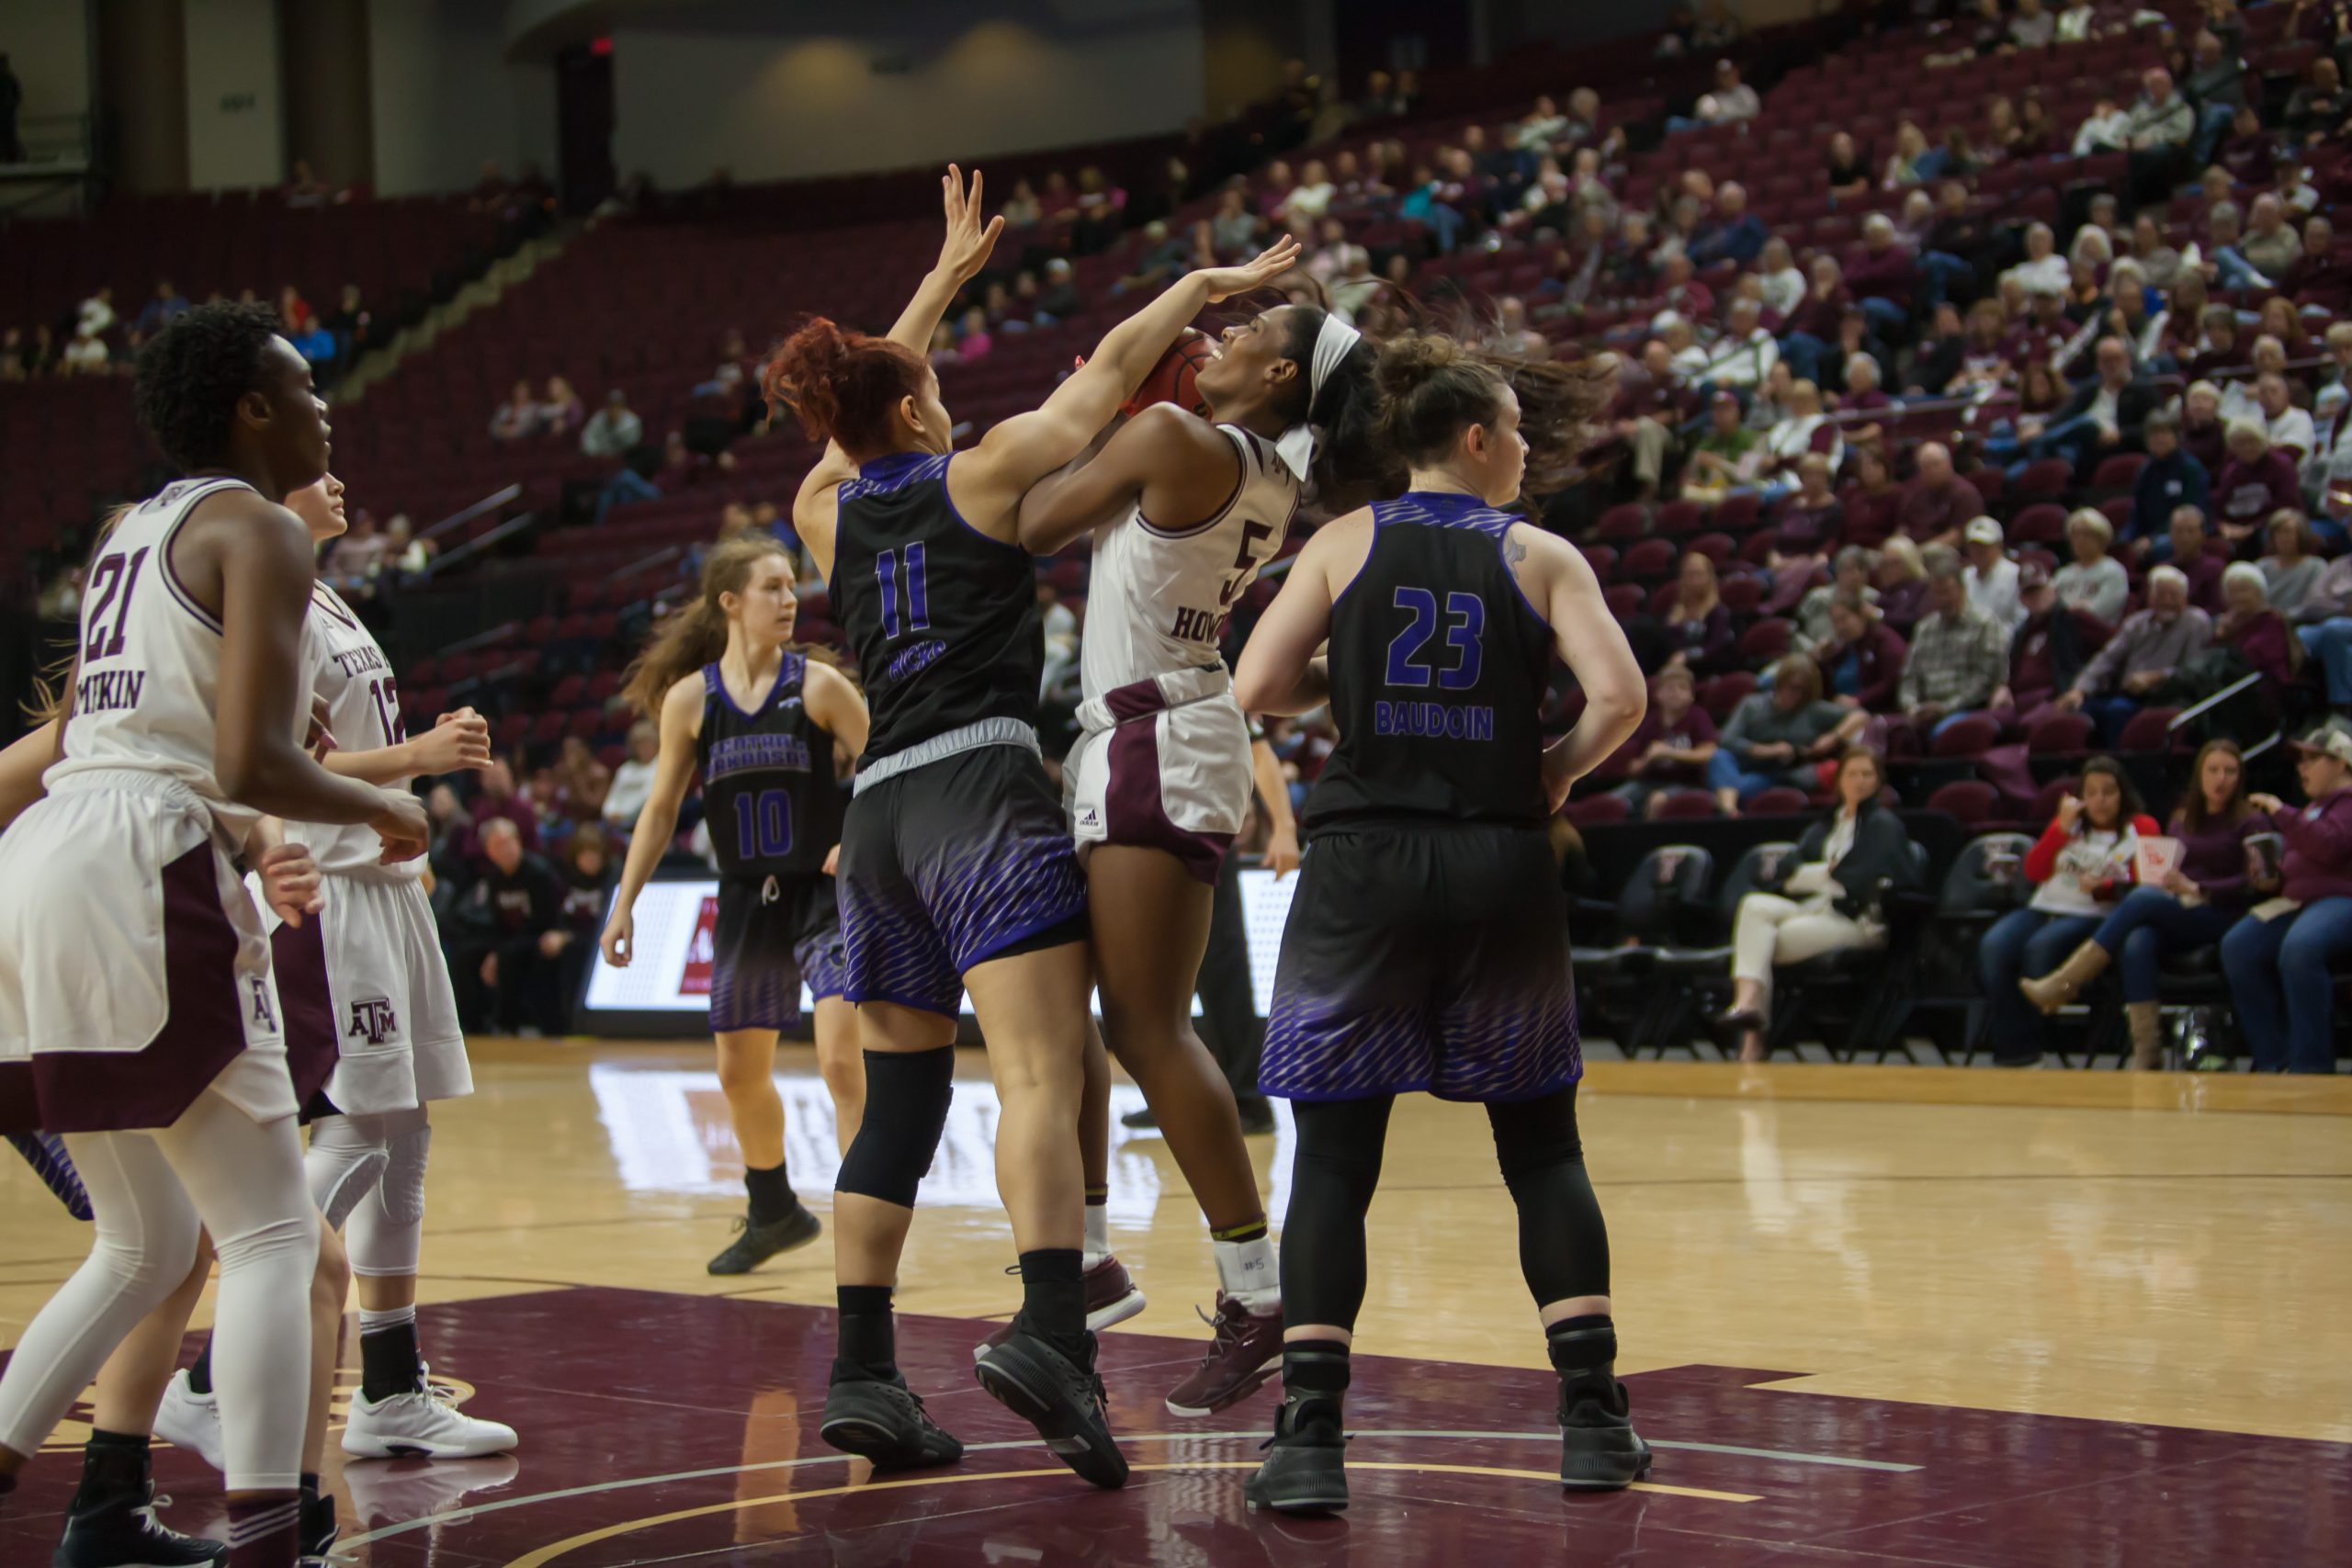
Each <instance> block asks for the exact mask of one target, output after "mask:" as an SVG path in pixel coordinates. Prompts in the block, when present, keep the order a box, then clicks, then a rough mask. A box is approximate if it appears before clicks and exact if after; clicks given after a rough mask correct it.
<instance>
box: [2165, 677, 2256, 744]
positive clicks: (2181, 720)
mask: <svg viewBox="0 0 2352 1568" xmlns="http://www.w3.org/2000/svg"><path fill="white" fill-rule="evenodd" d="M2265 679H2267V677H2265V676H2264V675H2263V673H2262V671H2259V670H2257V671H2254V672H2253V673H2252V674H2248V675H2241V676H2239V677H2238V678H2237V679H2236V680H2234V681H2233V682H2230V683H2229V684H2228V685H2226V686H2224V687H2222V689H2221V690H2220V691H2218V692H2216V693H2214V694H2212V695H2211V696H2210V697H2207V698H2206V699H2205V700H2204V701H2203V702H2201V703H2199V704H2198V705H2196V706H2194V707H2186V708H2183V709H2181V710H2180V711H2179V712H2178V713H2177V714H2175V715H2173V716H2172V722H2171V723H2170V724H2167V725H2165V734H2167V735H2169V734H2171V733H2172V732H2173V731H2175V730H2177V729H2178V728H2180V727H2181V726H2182V725H2184V724H2187V723H2188V721H2189V720H2191V719H2194V718H2201V717H2203V716H2205V715H2206V714H2207V713H2210V712H2211V711H2212V710H2213V709H2214V708H2216V707H2218V706H2220V705H2222V704H2223V703H2225V702H2228V701H2229V700H2230V699H2231V698H2232V697H2234V696H2236V695H2237V694H2239V693H2240V692H2243V691H2245V689H2246V688H2247V687H2248V686H2252V685H2256V684H2258V683H2259V682H2262V681H2263V680H2265Z"/></svg>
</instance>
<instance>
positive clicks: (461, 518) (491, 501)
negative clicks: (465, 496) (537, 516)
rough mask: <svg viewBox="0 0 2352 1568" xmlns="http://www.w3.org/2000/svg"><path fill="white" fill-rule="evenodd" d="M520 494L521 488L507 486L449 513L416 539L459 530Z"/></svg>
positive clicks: (434, 537) (518, 486)
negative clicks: (460, 509)
mask: <svg viewBox="0 0 2352 1568" xmlns="http://www.w3.org/2000/svg"><path fill="white" fill-rule="evenodd" d="M522 493H523V487H522V486H521V485H519V484H512V485H508V486H507V487H506V488H505V489H503V490H500V491H492V493H490V494H489V495H486V496H483V497H482V498H481V500H480V501H477V502H474V503H473V504H472V505H471V506H469V507H467V508H465V509H464V510H463V511H460V512H453V513H450V514H449V515H448V516H447V517H444V518H443V519H441V521H440V522H438V523H435V525H433V526H432V527H430V528H427V529H426V530H425V531H424V533H422V534H419V535H418V536H417V538H418V539H420V540H424V539H437V538H439V537H440V536H442V535H444V534H446V533H447V532H448V531H449V530H450V529H452V528H461V527H463V526H464V525H467V524H469V523H470V522H472V521H473V520H474V519H475V518H477V517H480V516H481V515H482V514H483V513H489V512H495V511H497V510H498V509H499V508H500V507H502V506H503V505H505V504H506V503H507V502H510V501H512V500H514V499H515V497H516V496H518V495H520V494H522Z"/></svg>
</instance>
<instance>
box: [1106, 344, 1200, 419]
mask: <svg viewBox="0 0 2352 1568" xmlns="http://www.w3.org/2000/svg"><path fill="white" fill-rule="evenodd" d="M1214 353H1216V344H1214V343H1211V342H1210V341H1209V335H1208V333H1204V332H1202V331H1200V330H1199V329H1198V328H1195V327H1186V328H1185V329H1184V335H1183V336H1182V337H1180V338H1178V339H1177V340H1176V341H1175V342H1174V343H1173V344H1170V346H1169V349H1168V352H1167V353H1166V354H1163V355H1160V356H1159V364H1157V365H1155V366H1153V367H1151V374H1150V375H1148V376H1146V377H1145V378H1143V385H1142V386H1141V387H1138V388H1137V389H1136V395H1135V396H1134V397H1132V398H1129V399H1128V400H1127V402H1126V406H1125V408H1123V409H1121V410H1120V411H1119V412H1122V413H1124V414H1125V415H1126V416H1127V417H1128V418H1129V419H1133V418H1134V417H1135V416H1136V414H1139V413H1141V412H1143V411H1144V410H1146V409H1148V408H1149V407H1150V406H1151V405H1152V404H1154V403H1174V404H1175V405H1176V406H1177V407H1178V408H1180V409H1185V410H1189V411H1190V412H1193V413H1196V414H1198V415H1200V416H1201V417H1202V418H1203V419H1206V418H1208V416H1209V405H1208V400H1206V399H1204V398H1203V397H1202V396H1201V393H1200V389H1199V388H1198V387H1196V386H1195V385H1194V384H1193V383H1194V381H1195V379H1196V378H1198V377H1199V375H1200V370H1201V367H1202V366H1203V365H1205V364H1206V363H1208V360H1209V356H1210V355H1213V354H1214Z"/></svg>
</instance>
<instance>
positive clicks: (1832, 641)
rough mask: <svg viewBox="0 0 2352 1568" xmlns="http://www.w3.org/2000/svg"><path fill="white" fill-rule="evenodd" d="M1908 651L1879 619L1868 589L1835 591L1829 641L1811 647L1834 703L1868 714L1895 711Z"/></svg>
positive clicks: (1824, 683)
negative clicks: (1858, 709)
mask: <svg viewBox="0 0 2352 1568" xmlns="http://www.w3.org/2000/svg"><path fill="white" fill-rule="evenodd" d="M1907 652H1908V649H1905V647H1904V643H1903V638H1902V637H1899V636H1897V635H1896V634H1895V633H1894V630H1893V629H1892V628H1891V627H1889V626H1887V624H1886V623H1885V622H1884V621H1882V620H1880V619H1879V615H1878V610H1877V608H1876V607H1875V606H1873V605H1872V604H1871V602H1870V600H1869V598H1868V597H1867V596H1866V592H1865V591H1864V590H1862V589H1860V588H1840V589H1836V590H1834V591H1833V592H1832V593H1831V595H1830V600H1829V641H1828V642H1827V643H1826V644H1825V645H1824V646H1822V647H1820V648H1816V649H1814V650H1813V661H1814V662H1815V664H1817V665H1819V666H1820V667H1821V682H1822V690H1823V691H1824V692H1826V693H1827V694H1828V696H1829V700H1830V701H1832V702H1834V703H1836V704H1837V705H1838V706H1839V707H1842V708H1860V709H1861V710H1862V711H1864V712H1866V713H1872V714H1889V713H1893V712H1894V711H1895V699H1896V694H1897V689H1898V688H1899V687H1900V686H1901V685H1902V682H1903V665H1904V660H1905V654H1906V653H1907Z"/></svg>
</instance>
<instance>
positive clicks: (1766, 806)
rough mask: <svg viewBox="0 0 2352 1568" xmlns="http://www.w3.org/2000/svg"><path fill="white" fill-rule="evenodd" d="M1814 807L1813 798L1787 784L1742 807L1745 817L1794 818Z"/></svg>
mask: <svg viewBox="0 0 2352 1568" xmlns="http://www.w3.org/2000/svg"><path fill="white" fill-rule="evenodd" d="M1812 805H1813V797H1812V796H1811V795H1807V794H1805V792H1804V791H1803V790H1801V789H1792V788H1791V787H1790V786H1789V785H1787V784H1775V785H1774V786H1773V787H1771V788H1770V789H1768V790H1764V791H1762V792H1760V793H1759V794H1758V795H1755V796H1754V797H1753V798H1752V799H1750V800H1748V801H1747V803H1746V804H1744V805H1742V806H1741V807H1740V808H1739V814H1740V815H1741V816H1743V817H1793V816H1795V815H1796V814H1797V813H1798V812H1800V811H1804V810H1805V809H1807V808H1808V807H1811V806H1812Z"/></svg>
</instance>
